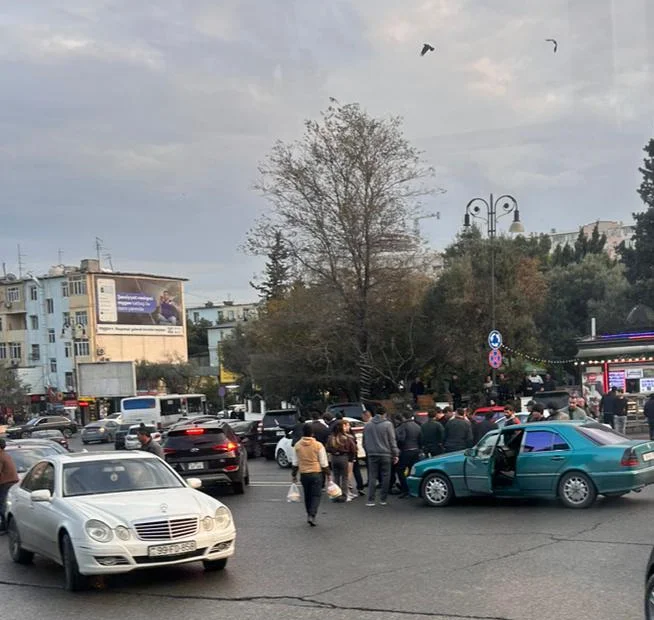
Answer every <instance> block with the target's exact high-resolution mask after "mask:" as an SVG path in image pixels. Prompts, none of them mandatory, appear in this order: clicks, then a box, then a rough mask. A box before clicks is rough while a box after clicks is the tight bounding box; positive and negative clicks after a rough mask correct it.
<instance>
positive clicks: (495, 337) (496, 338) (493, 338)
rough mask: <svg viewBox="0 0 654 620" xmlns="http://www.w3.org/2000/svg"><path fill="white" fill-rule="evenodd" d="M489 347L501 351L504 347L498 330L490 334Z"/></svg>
mask: <svg viewBox="0 0 654 620" xmlns="http://www.w3.org/2000/svg"><path fill="white" fill-rule="evenodd" d="M488 346H489V347H490V348H491V349H499V348H500V347H501V346H502V334H500V332H499V331H497V330H496V329H493V330H492V331H491V332H490V333H489V334H488Z"/></svg>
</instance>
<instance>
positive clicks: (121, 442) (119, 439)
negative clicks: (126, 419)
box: [114, 422, 134, 450]
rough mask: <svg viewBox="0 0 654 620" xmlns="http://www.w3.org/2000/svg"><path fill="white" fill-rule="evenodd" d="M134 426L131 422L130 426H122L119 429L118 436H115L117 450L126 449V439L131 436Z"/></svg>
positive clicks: (117, 430)
mask: <svg viewBox="0 0 654 620" xmlns="http://www.w3.org/2000/svg"><path fill="white" fill-rule="evenodd" d="M132 426H134V423H133V422H130V423H129V424H121V425H120V426H119V427H118V428H117V429H116V434H115V435H114V448H116V450H124V449H125V437H127V435H128V434H129V429H130V428H132Z"/></svg>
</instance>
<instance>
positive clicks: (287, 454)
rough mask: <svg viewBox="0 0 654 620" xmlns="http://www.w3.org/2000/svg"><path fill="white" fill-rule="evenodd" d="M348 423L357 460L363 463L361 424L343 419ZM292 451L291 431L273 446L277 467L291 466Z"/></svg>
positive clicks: (354, 420)
mask: <svg viewBox="0 0 654 620" xmlns="http://www.w3.org/2000/svg"><path fill="white" fill-rule="evenodd" d="M344 419H345V420H347V421H348V422H349V423H350V427H351V428H352V430H353V431H354V434H355V435H356V438H357V458H358V459H359V460H361V461H364V460H365V458H366V451H365V450H364V449H363V426H364V424H363V422H362V421H361V420H357V419H356V418H344ZM292 450H293V431H288V432H287V433H286V436H285V437H282V438H281V439H280V440H279V441H278V442H277V445H276V446H275V460H276V461H277V465H279V466H280V467H282V468H287V467H290V466H291V453H292Z"/></svg>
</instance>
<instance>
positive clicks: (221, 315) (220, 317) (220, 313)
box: [218, 310, 225, 323]
mask: <svg viewBox="0 0 654 620" xmlns="http://www.w3.org/2000/svg"><path fill="white" fill-rule="evenodd" d="M224 316H225V315H224V314H223V311H222V310H218V322H219V323H220V321H222V320H223V318H224Z"/></svg>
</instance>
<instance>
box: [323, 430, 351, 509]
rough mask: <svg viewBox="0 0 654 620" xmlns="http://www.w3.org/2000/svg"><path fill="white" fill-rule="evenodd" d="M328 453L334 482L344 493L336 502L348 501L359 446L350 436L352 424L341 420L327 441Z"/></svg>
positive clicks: (337, 497)
mask: <svg viewBox="0 0 654 620" xmlns="http://www.w3.org/2000/svg"><path fill="white" fill-rule="evenodd" d="M327 452H328V453H329V455H330V456H331V457H332V472H333V477H334V482H335V483H336V484H337V485H338V486H339V487H340V488H341V491H342V493H341V494H340V495H338V496H336V498H335V499H334V501H336V502H345V501H347V495H346V494H347V487H348V482H349V477H350V469H351V466H352V463H354V461H355V459H356V458H357V446H356V443H354V440H353V439H352V437H351V436H350V424H349V422H348V421H347V420H339V421H338V422H337V423H336V427H335V429H334V432H333V433H332V434H331V435H330V436H329V439H328V440H327Z"/></svg>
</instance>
